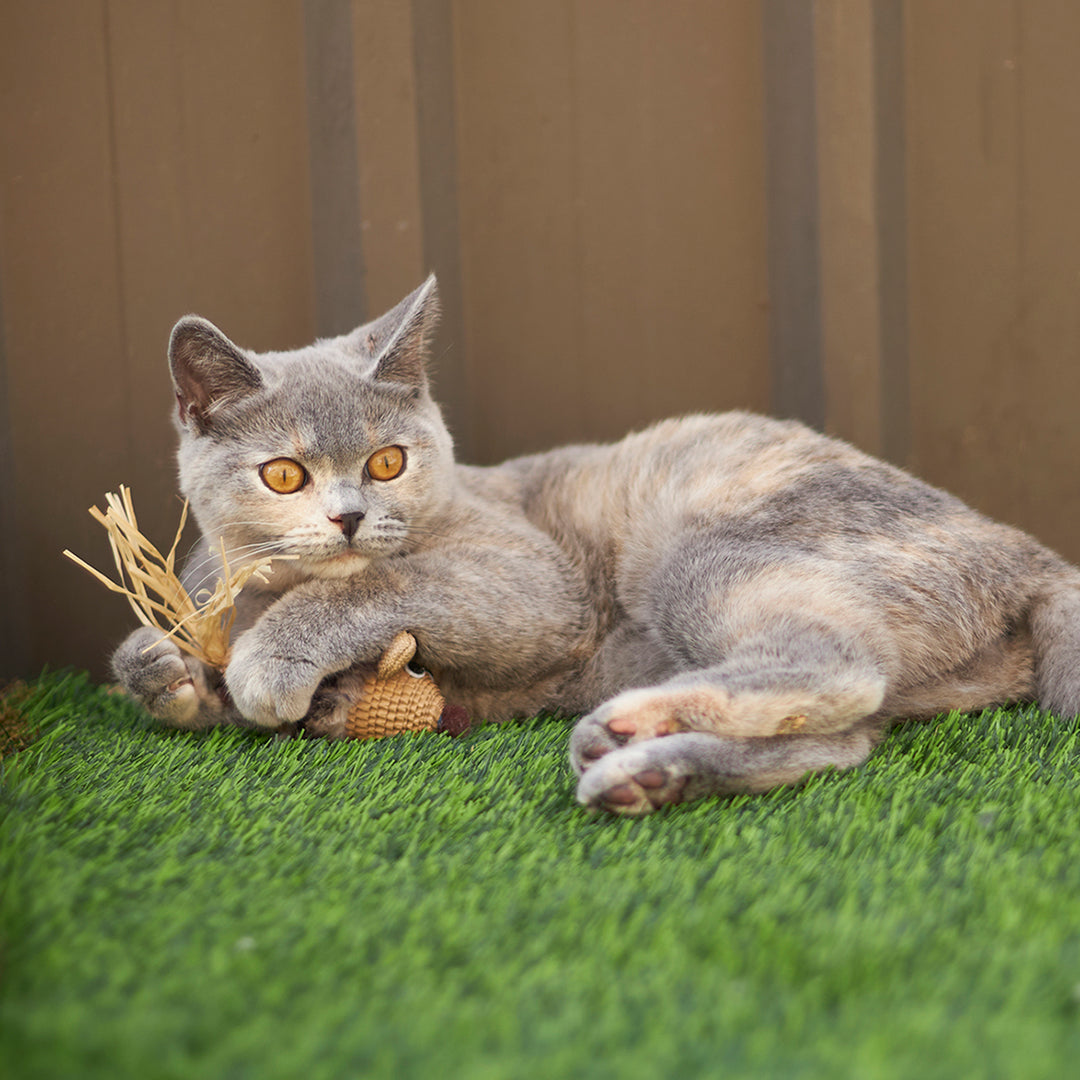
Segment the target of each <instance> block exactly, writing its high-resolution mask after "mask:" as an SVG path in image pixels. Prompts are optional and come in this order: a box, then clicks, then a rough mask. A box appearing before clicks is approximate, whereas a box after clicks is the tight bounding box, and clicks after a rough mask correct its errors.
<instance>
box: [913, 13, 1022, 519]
mask: <svg viewBox="0 0 1080 1080" xmlns="http://www.w3.org/2000/svg"><path fill="white" fill-rule="evenodd" d="M906 18H907V21H906V26H905V37H906V39H907V42H908V50H907V77H906V85H907V121H908V130H909V139H908V146H909V155H908V193H909V258H910V268H911V269H910V278H909V280H910V283H911V295H910V302H911V375H912V377H911V387H912V461H913V464H914V467H915V468H916V470H917V471H918V472H919V473H920V474H922V475H923V476H925V477H926V478H927V479H929V480H931V481H932V482H934V483H938V484H941V485H943V486H945V487H947V488H949V489H951V490H953V491H955V492H956V493H957V494H958V495H960V496H961V497H963V498H965V499H967V500H969V501H971V502H973V503H974V504H975V505H976V506H977V507H979V508H980V509H982V510H984V511H986V512H988V513H991V514H993V515H994V516H996V517H1001V518H1004V519H1006V520H1011V521H1014V522H1018V523H1019V522H1020V521H1022V519H1023V515H1021V514H1018V513H1016V510H1017V504H1016V499H1017V496H1018V495H1019V494H1020V493H1021V492H1022V490H1023V487H1024V485H1025V483H1026V480H1025V476H1024V473H1025V472H1026V471H1027V470H1028V468H1029V465H1030V463H1028V464H1026V465H1025V466H1024V468H1023V470H1022V469H1021V468H1020V463H1021V458H1022V457H1023V456H1024V455H1023V454H1022V452H1020V451H1021V448H1022V442H1023V440H1024V439H1025V438H1026V435H1025V433H1024V428H1025V426H1026V424H1027V422H1028V421H1029V420H1030V417H1029V416H1026V415H1025V409H1024V401H1025V396H1026V384H1027V382H1028V376H1027V375H1026V373H1025V372H1024V370H1023V364H1022V362H1020V363H1018V361H1020V360H1021V359H1022V351H1021V349H1022V334H1020V333H1019V330H1020V329H1021V327H1022V303H1023V300H1022V298H1023V292H1024V289H1023V278H1022V271H1021V261H1020V258H1019V255H1020V252H1021V251H1022V248H1023V244H1024V236H1023V223H1022V220H1021V216H1020V213H1019V206H1020V194H1021V176H1022V171H1023V169H1022V157H1021V155H1022V145H1021V141H1020V138H1019V133H1020V129H1021V95H1020V87H1019V83H1018V79H1019V65H1018V61H1019V59H1020V53H1019V48H1020V41H1019V38H1018V35H1017V24H1016V11H1015V7H1014V5H1013V3H1012V2H1011V0H992V2H990V0H957V2H956V3H954V4H951V5H949V8H948V10H947V11H943V10H942V9H941V8H938V7H935V6H933V5H919V4H914V5H909V6H908V8H907V14H906Z"/></svg>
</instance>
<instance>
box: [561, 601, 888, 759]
mask: <svg viewBox="0 0 1080 1080" xmlns="http://www.w3.org/2000/svg"><path fill="white" fill-rule="evenodd" d="M886 687H887V678H886V674H885V670H884V664H883V663H882V661H881V660H880V658H878V657H877V656H875V654H874V652H873V650H872V649H871V648H870V646H869V645H868V644H867V642H866V641H864V640H861V639H860V635H859V634H858V632H854V631H853V632H846V631H844V630H842V629H839V628H829V627H827V626H824V625H804V626H802V627H800V626H799V625H798V619H797V617H795V616H790V615H789V616H787V617H785V618H782V619H778V620H777V621H776V622H775V623H774V624H768V623H767V624H765V625H763V626H762V627H761V628H760V629H759V631H758V632H757V633H754V634H752V635H750V636H748V637H747V638H746V639H744V640H741V641H740V642H739V643H738V644H737V645H736V646H735V647H734V648H733V649H732V650H731V652H730V653H729V654H728V656H726V657H725V658H724V660H723V661H721V662H720V663H718V664H714V665H712V666H710V667H707V668H702V669H699V670H694V671H688V672H683V673H681V674H679V675H676V676H674V677H672V678H670V679H668V680H667V681H666V682H664V683H661V684H660V685H659V686H653V687H647V688H644V689H636V690H627V691H624V692H623V693H621V694H618V695H616V696H615V697H614V698H612V699H610V700H609V701H607V702H605V703H604V704H603V705H601V706H600V707H599V708H598V709H596V710H594V711H593V712H592V713H590V714H589V715H587V716H585V717H583V718H582V719H581V720H580V721H579V722H578V724H577V726H576V727H575V729H574V733H573V735H572V737H571V740H570V757H571V762H572V764H573V765H574V768H575V769H576V770H577V771H578V772H579V773H581V772H584V770H585V769H587V768H588V767H589V766H590V765H592V764H593V762H595V761H596V760H597V759H599V758H601V757H603V756H604V755H605V754H608V753H610V752H611V751H613V750H616V749H617V748H619V747H621V746H624V745H626V744H628V743H633V742H643V741H646V740H652V739H656V738H660V737H664V736H673V735H676V734H679V733H682V732H706V733H709V734H713V735H728V736H737V737H759V738H760V737H764V736H773V735H788V734H803V735H811V734H813V735H826V734H832V733H836V732H841V731H845V730H847V729H848V728H851V727H852V726H853V725H855V724H856V723H858V722H859V721H860V720H863V719H864V718H866V717H868V716H872V715H873V714H875V713H876V712H877V711H878V710H879V709H880V708H881V706H882V703H883V701H884V697H885V692H886Z"/></svg>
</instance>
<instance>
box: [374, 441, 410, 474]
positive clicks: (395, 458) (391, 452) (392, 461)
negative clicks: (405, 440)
mask: <svg viewBox="0 0 1080 1080" xmlns="http://www.w3.org/2000/svg"><path fill="white" fill-rule="evenodd" d="M367 471H368V476H370V477H371V479H372V480H393V479H394V478H395V477H396V476H400V475H401V474H402V473H403V472H404V471H405V448H404V447H402V446H384V447H383V448H382V449H381V450H376V451H375V453H374V454H372V455H371V457H369V458H368V460H367Z"/></svg>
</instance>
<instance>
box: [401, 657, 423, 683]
mask: <svg viewBox="0 0 1080 1080" xmlns="http://www.w3.org/2000/svg"><path fill="white" fill-rule="evenodd" d="M405 670H406V671H407V672H408V673H409V674H410V675H411V676H412V677H413V678H414V679H422V678H423V677H424V676H425V675H426V674H427V669H426V668H422V667H421V666H420V665H419V664H418V663H417V662H416V661H415V660H410V661H409V662H408V663H407V664H406V665H405Z"/></svg>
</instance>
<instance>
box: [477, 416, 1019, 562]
mask: <svg viewBox="0 0 1080 1080" xmlns="http://www.w3.org/2000/svg"><path fill="white" fill-rule="evenodd" d="M484 472H485V473H487V474H488V475H487V477H486V478H485V481H484V483H485V484H489V485H491V490H499V491H500V492H501V496H500V497H501V498H503V499H505V500H507V501H513V502H514V503H516V505H517V506H518V507H519V508H520V510H522V511H524V513H525V515H526V517H527V518H528V519H529V520H530V521H531V522H532V523H533V524H534V525H536V526H538V527H539V528H540V529H542V530H543V531H545V532H547V533H548V534H550V535H551V536H553V537H554V538H555V539H556V540H557V541H558V542H559V543H560V545H561V546H563V547H564V548H565V549H567V550H570V551H572V552H575V553H577V554H578V555H579V556H580V557H581V558H586V559H589V560H590V561H595V560H596V559H599V560H600V561H602V562H603V563H605V564H607V565H609V566H610V565H613V564H614V563H617V562H618V561H619V558H620V554H621V553H622V552H624V551H627V550H630V549H633V550H634V551H635V552H637V553H638V556H640V557H644V558H648V557H650V556H649V553H650V552H652V553H653V555H658V554H659V553H660V551H661V549H663V548H665V547H667V546H669V545H670V543H672V542H673V540H674V539H675V538H677V537H678V536H679V535H681V534H685V533H686V532H687V531H688V530H689V531H698V530H701V529H709V530H710V531H714V532H717V534H718V535H719V534H720V533H724V534H728V535H730V536H731V537H732V540H733V542H737V541H738V539H739V538H740V537H741V538H743V539H751V538H770V539H772V540H779V539H781V538H783V537H788V538H790V539H792V540H794V541H795V542H797V543H798V544H799V545H801V546H803V547H812V548H815V549H818V550H821V551H823V552H827V553H828V554H830V555H837V554H840V553H841V549H843V550H844V551H849V550H850V549H851V548H852V546H853V545H855V546H859V545H862V546H864V547H865V546H866V545H867V544H870V545H871V546H875V547H876V546H882V547H883V549H884V548H888V549H892V548H896V547H900V546H905V545H907V546H912V545H914V547H920V546H922V545H923V544H924V543H925V542H927V540H926V538H927V537H928V536H931V535H940V534H942V533H946V534H948V535H950V536H951V537H952V538H953V540H954V541H959V542H962V543H970V544H971V545H974V546H976V547H983V546H985V545H992V544H1000V543H1002V542H1005V541H1008V542H1009V543H1012V542H1013V541H1014V540H1015V539H1016V538H1018V537H1019V536H1020V535H1022V534H1019V533H1017V532H1016V531H1015V530H1012V529H1009V528H1008V527H1006V526H1002V525H998V524H997V523H994V522H991V521H989V520H988V519H986V518H984V517H982V516H981V515H979V514H977V513H976V512H975V511H973V510H971V509H969V508H968V507H967V506H965V504H964V503H962V502H961V501H960V500H959V499H957V498H955V497H954V496H952V495H950V494H948V493H947V492H944V491H941V490H939V489H938V488H935V487H932V486H931V485H929V484H927V483H925V482H923V481H921V480H919V479H917V478H916V477H914V476H912V475H910V474H909V473H907V472H904V471H903V470H901V469H898V468H896V467H894V466H892V465H890V464H888V463H886V462H883V461H880V460H878V459H876V458H873V457H871V456H870V455H868V454H865V453H863V452H862V451H860V450H857V449H856V448H855V447H853V446H851V445H849V444H848V443H845V442H843V441H841V440H838V439H834V438H831V437H828V436H825V435H822V434H820V433H818V432H815V431H813V430H812V429H810V428H808V427H806V426H805V425H803V424H801V423H798V422H797V421H790V420H774V419H771V418H769V417H764V416H758V415H755V414H752V413H746V412H727V413H719V414H696V415H691V416H685V417H681V418H678V419H673V420H665V421H661V422H660V423H657V424H654V425H652V426H651V427H649V428H646V429H645V430H643V431H640V432H636V433H634V434H631V435H628V436H627V437H626V438H624V439H622V440H620V441H619V442H616V443H610V444H602V445H581V446H567V447H562V448H560V449H557V450H552V451H549V452H547V453H544V454H537V455H533V456H530V457H524V458H517V459H514V460H512V461H509V462H506V463H505V464H504V465H501V466H498V467H496V468H494V469H491V470H484Z"/></svg>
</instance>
